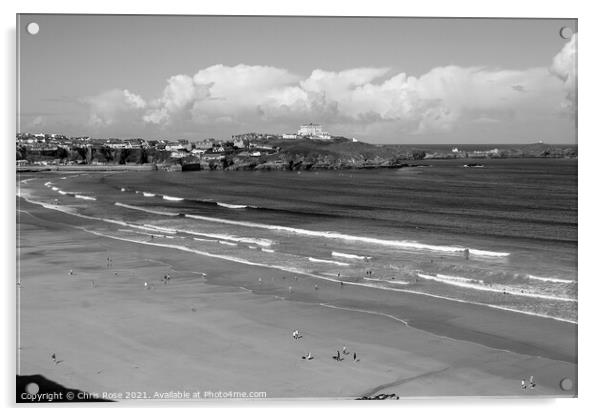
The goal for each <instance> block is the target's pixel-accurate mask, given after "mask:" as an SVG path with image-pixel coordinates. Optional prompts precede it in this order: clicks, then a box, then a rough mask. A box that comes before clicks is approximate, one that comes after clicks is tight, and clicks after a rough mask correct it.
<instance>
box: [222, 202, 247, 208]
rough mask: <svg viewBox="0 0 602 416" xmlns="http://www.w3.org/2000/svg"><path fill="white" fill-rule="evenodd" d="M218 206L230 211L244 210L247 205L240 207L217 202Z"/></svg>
mask: <svg viewBox="0 0 602 416" xmlns="http://www.w3.org/2000/svg"><path fill="white" fill-rule="evenodd" d="M217 205H219V206H220V207H223V208H230V209H243V208H246V207H247V206H246V205H238V204H226V203H225V202H217Z"/></svg>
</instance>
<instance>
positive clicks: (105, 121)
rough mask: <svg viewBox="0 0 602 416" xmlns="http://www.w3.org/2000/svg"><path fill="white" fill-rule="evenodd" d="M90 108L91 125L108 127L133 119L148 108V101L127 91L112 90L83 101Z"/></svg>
mask: <svg viewBox="0 0 602 416" xmlns="http://www.w3.org/2000/svg"><path fill="white" fill-rule="evenodd" d="M82 101H83V102H84V103H85V104H87V105H89V107H90V124H92V125H94V126H107V125H111V124H114V123H116V122H117V121H120V120H125V119H126V118H128V117H131V116H132V114H133V113H138V112H139V111H140V110H142V109H144V108H145V107H146V101H144V99H143V98H142V97H140V96H139V95H137V94H134V93H132V92H130V91H128V90H127V89H124V90H120V89H112V90H109V91H105V92H103V93H100V94H98V95H95V96H91V97H86V98H84V99H83V100H82Z"/></svg>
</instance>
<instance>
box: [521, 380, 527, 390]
mask: <svg viewBox="0 0 602 416" xmlns="http://www.w3.org/2000/svg"><path fill="white" fill-rule="evenodd" d="M520 388H521V389H523V390H526V389H527V383H526V382H525V379H524V378H523V379H522V380H521V381H520Z"/></svg>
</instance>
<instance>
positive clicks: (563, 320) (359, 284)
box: [80, 227, 577, 324]
mask: <svg viewBox="0 0 602 416" xmlns="http://www.w3.org/2000/svg"><path fill="white" fill-rule="evenodd" d="M80 228H81V227H80ZM81 229H82V230H83V231H86V232H88V233H92V234H94V235H98V236H101V237H107V238H113V239H116V240H121V241H128V242H131V243H138V244H147V245H151V246H157V247H165V248H171V249H174V250H181V251H186V252H190V253H194V254H199V255H202V256H207V257H212V258H218V259H222V260H227V261H232V262H235V263H241V264H246V265H249V266H257V267H265V268H270V269H276V270H282V271H285V272H289V273H294V274H300V275H304V276H309V277H313V278H316V279H321V280H327V281H329V282H333V283H337V284H340V283H341V281H340V280H339V279H331V278H328V277H325V276H321V275H317V274H313V273H309V272H306V271H303V270H299V269H296V268H292V267H284V266H278V265H274V264H264V263H256V262H252V261H249V260H244V259H240V258H237V257H231V256H227V255H220V254H213V253H208V252H204V251H199V250H194V249H191V248H188V247H184V246H173V245H170V244H160V243H152V242H148V241H138V240H130V239H127V238H122V237H117V236H111V235H106V234H102V233H99V232H96V231H92V230H88V229H85V228H81ZM344 283H345V284H346V285H351V286H362V287H371V288H375V289H381V290H389V291H393V292H401V293H411V294H414V295H421V296H426V297H431V298H436V299H443V300H448V301H451V302H459V303H466V304H469V305H478V306H485V307H488V308H492V309H500V310H504V311H508V312H514V313H520V314H523V315H530V316H536V317H538V318H547V319H553V320H555V321H560V322H566V323H571V324H577V322H576V321H573V320H569V319H564V318H558V317H555V316H549V315H544V314H538V313H535V312H528V311H521V310H518V309H511V308H506V307H502V306H497V305H491V304H488V303H482V302H474V301H467V300H462V299H457V298H450V297H447V296H441V295H434V294H431V293H425V292H420V291H417V290H410V289H397V288H391V287H383V286H374V285H369V284H365V283H357V282H347V281H345V282H344Z"/></svg>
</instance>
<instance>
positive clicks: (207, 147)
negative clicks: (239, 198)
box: [16, 123, 576, 170]
mask: <svg viewBox="0 0 602 416" xmlns="http://www.w3.org/2000/svg"><path fill="white" fill-rule="evenodd" d="M513 157H514V158H516V157H554V158H573V157H576V149H575V148H574V147H562V146H550V145H547V144H545V143H543V142H542V141H539V142H537V143H534V144H531V145H520V146H518V147H508V146H505V147H504V148H499V147H491V148H480V147H478V148H477V147H476V146H472V148H466V149H463V148H459V147H458V146H439V147H437V146H432V145H431V146H420V145H386V144H370V143H365V142H362V141H359V140H357V139H355V138H351V139H349V138H346V137H342V136H334V135H330V134H329V133H328V132H326V131H325V130H324V128H323V127H322V126H321V125H319V124H313V123H309V124H304V125H301V126H300V127H299V129H298V130H297V132H296V133H281V134H272V133H254V132H253V133H244V134H235V135H232V136H231V137H229V138H228V139H220V138H203V139H199V140H192V139H147V138H140V137H134V138H116V137H109V138H92V137H89V136H78V137H68V136H66V135H63V134H56V133H17V135H16V163H17V168H18V169H19V170H28V169H33V170H38V169H52V168H53V167H54V168H56V169H59V168H62V169H69V168H75V167H77V168H80V169H96V170H102V169H111V170H113V169H132V170H154V169H164V170H257V169H258V170H307V169H345V168H374V167H389V168H390V167H405V166H408V163H407V161H415V160H429V159H491V158H513Z"/></svg>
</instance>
